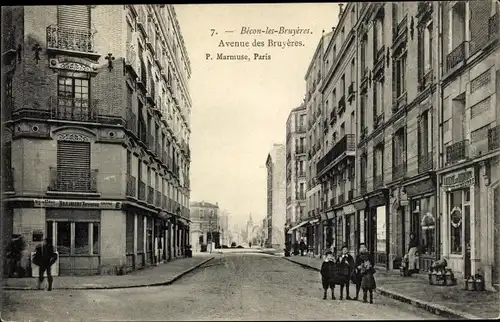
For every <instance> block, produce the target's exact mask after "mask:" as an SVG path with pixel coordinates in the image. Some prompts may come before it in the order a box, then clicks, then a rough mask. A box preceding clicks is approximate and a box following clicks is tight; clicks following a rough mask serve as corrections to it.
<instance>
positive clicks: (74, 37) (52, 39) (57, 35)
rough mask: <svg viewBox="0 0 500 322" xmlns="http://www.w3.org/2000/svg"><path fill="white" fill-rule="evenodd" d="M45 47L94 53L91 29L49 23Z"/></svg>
mask: <svg viewBox="0 0 500 322" xmlns="http://www.w3.org/2000/svg"><path fill="white" fill-rule="evenodd" d="M47 49H48V50H50V49H56V50H64V51H75V52H81V53H94V41H93V36H92V31H91V30H90V29H75V28H67V27H61V26H58V25H50V26H48V27H47Z"/></svg>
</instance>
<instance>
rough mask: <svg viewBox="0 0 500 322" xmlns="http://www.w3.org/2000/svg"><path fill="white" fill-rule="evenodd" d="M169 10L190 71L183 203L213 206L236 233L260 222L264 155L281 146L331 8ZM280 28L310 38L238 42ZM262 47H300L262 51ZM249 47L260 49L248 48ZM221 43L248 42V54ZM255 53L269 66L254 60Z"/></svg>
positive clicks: (333, 19)
mask: <svg viewBox="0 0 500 322" xmlns="http://www.w3.org/2000/svg"><path fill="white" fill-rule="evenodd" d="M175 10H176V13H177V19H178V21H179V25H180V28H181V32H182V35H183V37H184V42H185V45H186V48H187V52H188V55H189V59H190V61H191V69H192V75H191V80H190V82H189V90H190V95H191V100H192V111H191V138H190V148H191V168H190V178H191V196H190V200H191V201H202V200H203V201H208V202H212V203H215V202H218V203H219V207H220V208H222V209H227V210H228V211H229V213H230V219H229V223H230V226H235V225H237V226H239V227H243V225H244V224H245V223H246V221H247V220H248V218H249V214H250V213H251V214H252V219H253V221H254V223H256V222H257V221H260V222H262V219H263V218H264V217H265V215H266V211H267V206H266V204H267V194H266V181H267V170H266V167H265V162H266V158H267V155H268V153H269V152H270V150H271V147H272V145H273V143H282V144H284V143H285V136H286V132H285V131H286V120H287V118H288V115H289V113H290V111H291V110H292V109H293V108H295V107H297V106H299V105H300V104H301V102H302V101H303V98H304V94H305V80H304V77H305V74H306V71H307V68H308V67H309V63H310V61H311V58H312V56H313V55H314V52H315V50H316V47H317V44H318V41H319V40H320V38H321V35H322V31H323V30H324V31H325V33H326V32H329V31H331V29H332V27H333V26H335V25H336V24H337V22H338V3H336V4H332V3H321V4H312V3H307V4H209V5H175ZM281 26H283V27H284V28H287V29H293V28H295V29H296V28H301V29H309V30H310V32H311V33H310V34H297V35H290V34H289V35H276V34H274V35H263V34H261V35H255V34H253V35H249V34H243V35H242V34H241V31H242V28H243V27H246V28H252V29H256V28H258V29H266V28H267V27H269V28H271V29H280V27H281ZM212 29H214V30H215V31H213V30H212ZM226 31H232V32H226ZM269 39H271V40H273V41H280V42H284V43H285V45H288V44H290V43H287V41H288V40H292V41H293V42H294V43H296V41H302V44H303V46H302V47H297V46H293V47H292V46H291V47H287V48H279V47H269ZM253 40H257V41H263V42H264V44H265V46H264V47H258V48H256V47H252V46H251V44H252V42H253ZM221 41H223V42H230V41H238V42H244V41H249V42H250V48H245V47H243V48H241V47H240V48H230V47H220V45H221V44H220V42H221ZM217 53H222V54H224V55H232V54H233V55H234V54H242V55H243V54H248V55H249V56H250V58H251V60H250V61H245V60H243V61H242V60H238V61H235V60H217V59H216V55H217ZM254 53H258V54H260V55H262V56H264V54H268V55H270V56H271V59H269V60H253V58H254ZM206 54H210V55H211V56H210V57H211V58H213V59H206V57H207V56H206ZM268 57H269V56H268ZM283 215H285V214H283Z"/></svg>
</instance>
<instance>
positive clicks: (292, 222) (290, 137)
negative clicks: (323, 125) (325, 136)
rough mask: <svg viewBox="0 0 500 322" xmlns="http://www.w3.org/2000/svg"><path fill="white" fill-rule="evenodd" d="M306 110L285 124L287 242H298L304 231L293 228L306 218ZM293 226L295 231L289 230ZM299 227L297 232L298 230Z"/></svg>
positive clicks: (293, 113) (297, 111)
mask: <svg viewBox="0 0 500 322" xmlns="http://www.w3.org/2000/svg"><path fill="white" fill-rule="evenodd" d="M306 140H307V135H306V108H305V106H304V105H301V106H299V107H297V108H294V109H293V110H292V111H291V112H290V115H289V116H288V120H287V123H286V219H285V230H286V231H288V233H287V235H286V241H288V242H290V243H291V244H294V243H295V242H298V241H300V237H301V235H302V234H304V231H303V229H304V228H302V229H300V228H299V227H296V225H298V224H300V222H301V220H302V219H306V217H305V216H306V204H305V201H306V188H307V179H306V169H307V149H306V148H307V141H306ZM294 227H296V228H295V229H292V228H294ZM298 228H299V229H298Z"/></svg>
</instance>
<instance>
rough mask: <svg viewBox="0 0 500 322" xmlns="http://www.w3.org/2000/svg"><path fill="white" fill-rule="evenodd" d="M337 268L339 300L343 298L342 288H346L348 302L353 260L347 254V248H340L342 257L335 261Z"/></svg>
mask: <svg viewBox="0 0 500 322" xmlns="http://www.w3.org/2000/svg"><path fill="white" fill-rule="evenodd" d="M337 267H338V274H339V278H338V282H339V284H340V299H341V300H342V299H343V298H344V286H345V288H346V300H350V299H351V297H350V296H349V282H350V279H351V274H352V270H353V268H354V258H353V257H352V256H351V255H350V254H349V250H348V249H347V246H346V245H344V246H342V255H340V256H339V258H338V259H337Z"/></svg>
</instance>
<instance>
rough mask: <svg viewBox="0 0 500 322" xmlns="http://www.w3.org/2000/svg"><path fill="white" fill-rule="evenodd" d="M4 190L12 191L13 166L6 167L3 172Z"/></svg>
mask: <svg viewBox="0 0 500 322" xmlns="http://www.w3.org/2000/svg"><path fill="white" fill-rule="evenodd" d="M3 180H4V189H5V191H14V168H6V169H5V171H4V173H3Z"/></svg>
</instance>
